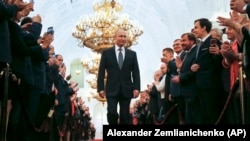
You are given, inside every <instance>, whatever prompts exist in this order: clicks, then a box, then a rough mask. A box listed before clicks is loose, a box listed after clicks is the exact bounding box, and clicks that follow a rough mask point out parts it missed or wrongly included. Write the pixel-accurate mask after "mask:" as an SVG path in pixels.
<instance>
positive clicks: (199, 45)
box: [196, 41, 203, 59]
mask: <svg viewBox="0 0 250 141" xmlns="http://www.w3.org/2000/svg"><path fill="white" fill-rule="evenodd" d="M202 44H203V41H200V43H199V44H198V47H197V52H196V59H197V57H198V54H199V51H200V47H201V45H202Z"/></svg>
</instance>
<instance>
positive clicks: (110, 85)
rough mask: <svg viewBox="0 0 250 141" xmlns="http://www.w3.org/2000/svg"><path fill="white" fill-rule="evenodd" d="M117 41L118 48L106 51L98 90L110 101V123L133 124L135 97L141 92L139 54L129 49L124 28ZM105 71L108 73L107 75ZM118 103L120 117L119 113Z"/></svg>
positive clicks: (116, 38) (103, 56)
mask: <svg viewBox="0 0 250 141" xmlns="http://www.w3.org/2000/svg"><path fill="white" fill-rule="evenodd" d="M114 41H115V46H114V47H111V48H109V49H106V50H104V51H103V52H102V56H101V61H100V65H99V71H98V78H97V91H98V93H99V95H100V96H101V97H106V98H107V111H108V113H107V119H108V123H109V124H131V118H130V116H129V107H130V101H131V98H136V97H138V96H139V92H140V70H139V65H138V61H137V55H136V52H134V51H132V50H129V49H127V48H125V44H126V42H127V33H126V31H124V30H123V29H118V30H117V31H116V33H115V38H114ZM119 58H120V59H119ZM105 72H107V76H106V75H105ZM105 79H106V80H107V81H106V82H105ZM118 103H119V110H120V111H119V114H118V112H117V104H118ZM118 119H119V122H118Z"/></svg>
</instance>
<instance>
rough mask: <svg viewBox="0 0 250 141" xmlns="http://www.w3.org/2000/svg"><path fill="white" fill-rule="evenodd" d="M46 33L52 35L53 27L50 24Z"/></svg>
mask: <svg viewBox="0 0 250 141" xmlns="http://www.w3.org/2000/svg"><path fill="white" fill-rule="evenodd" d="M47 34H51V35H54V29H53V27H52V26H51V27H48V30H47Z"/></svg>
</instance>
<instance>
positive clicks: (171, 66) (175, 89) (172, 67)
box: [167, 51, 186, 97]
mask: <svg viewBox="0 0 250 141" xmlns="http://www.w3.org/2000/svg"><path fill="white" fill-rule="evenodd" d="M185 55H186V53H185V51H183V52H181V54H180V58H181V60H183V59H184V57H185ZM167 75H168V77H169V79H170V80H169V89H170V90H169V91H170V94H171V95H172V97H178V96H180V86H179V84H175V83H173V82H172V81H171V80H172V78H173V77H174V76H175V75H178V72H177V67H176V64H175V59H173V60H171V61H169V62H168V72H167Z"/></svg>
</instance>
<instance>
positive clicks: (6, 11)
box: [0, 2, 18, 20]
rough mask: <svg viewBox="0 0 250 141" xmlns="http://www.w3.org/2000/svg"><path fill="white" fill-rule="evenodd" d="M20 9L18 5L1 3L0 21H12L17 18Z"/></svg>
mask: <svg viewBox="0 0 250 141" xmlns="http://www.w3.org/2000/svg"><path fill="white" fill-rule="evenodd" d="M17 11H18V8H17V6H16V5H6V4H4V3H3V2H0V19H5V20H6V19H11V18H14V17H16V14H17Z"/></svg>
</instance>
